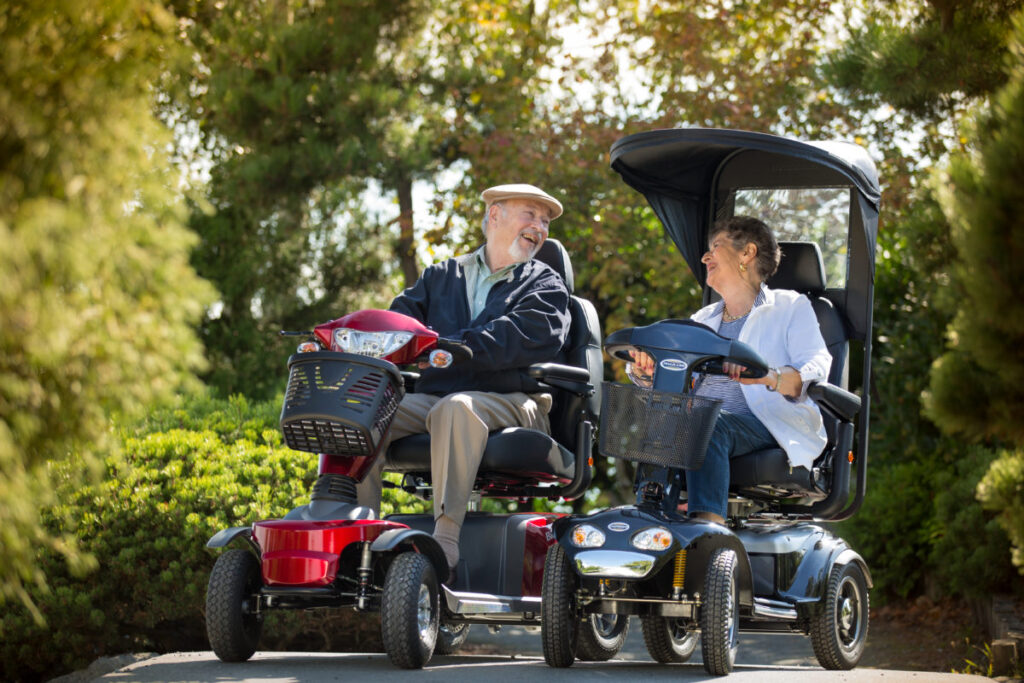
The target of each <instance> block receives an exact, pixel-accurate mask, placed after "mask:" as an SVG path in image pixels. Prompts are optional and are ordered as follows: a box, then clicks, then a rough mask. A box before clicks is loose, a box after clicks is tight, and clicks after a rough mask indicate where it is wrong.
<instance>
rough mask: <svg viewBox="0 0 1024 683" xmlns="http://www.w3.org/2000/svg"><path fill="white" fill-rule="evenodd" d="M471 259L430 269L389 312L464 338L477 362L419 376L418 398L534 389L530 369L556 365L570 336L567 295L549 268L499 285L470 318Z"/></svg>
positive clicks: (532, 267)
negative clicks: (468, 277) (468, 281)
mask: <svg viewBox="0 0 1024 683" xmlns="http://www.w3.org/2000/svg"><path fill="white" fill-rule="evenodd" d="M472 256H473V255H472V254H469V255H466V256H461V257H459V258H453V259H448V260H447V261H442V262H440V263H435V264H433V265H431V266H428V267H427V269H426V270H424V271H423V274H422V275H421V276H420V279H419V280H417V281H416V284H414V285H413V286H412V287H410V288H408V289H406V290H405V291H404V292H402V293H401V294H399V295H398V296H397V297H395V300H394V301H393V302H391V310H392V311H397V312H399V313H404V314H406V315H410V316H412V317H414V318H416V319H417V320H419V321H420V322H422V323H423V324H424V325H426V326H427V327H430V328H431V329H433V330H434V331H436V332H437V333H438V334H440V335H441V336H442V337H445V338H448V339H456V340H461V341H462V342H463V343H464V344H466V345H467V346H469V348H471V349H472V350H473V359H472V360H469V361H456V362H455V363H452V365H451V366H450V367H447V368H443V369H438V368H427V369H426V370H422V371H420V372H421V374H420V379H419V380H418V381H417V382H416V391H417V392H418V393H426V394H437V395H446V394H450V393H454V392H456V391H490V392H494V393H510V392H513V391H524V392H534V391H538V390H539V387H538V385H537V382H536V380H534V379H532V378H531V377H529V376H528V375H527V374H526V372H525V369H526V368H527V367H528V366H529V365H531V364H533V363H544V362H548V361H554V360H556V359H557V358H558V353H559V351H560V350H561V348H562V344H563V343H564V342H565V339H566V337H567V336H568V335H569V290H568V289H566V286H565V282H564V281H563V280H562V278H561V276H560V275H558V273H556V272H555V271H554V270H553V269H552V268H551V267H550V266H548V265H547V264H545V263H542V262H540V261H536V260H531V261H527V262H525V263H520V264H519V265H517V266H516V267H515V268H513V269H512V277H511V279H510V280H509V279H503V280H501V281H499V282H496V283H495V284H494V286H493V287H492V288H491V291H490V292H489V293H488V294H487V303H486V305H485V306H484V310H483V311H481V313H480V315H478V316H477V317H476V318H474V319H470V311H469V302H468V300H467V298H466V275H465V269H464V267H463V264H464V263H466V262H467V261H468V260H469V259H470V258H472Z"/></svg>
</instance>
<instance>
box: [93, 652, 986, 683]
mask: <svg viewBox="0 0 1024 683" xmlns="http://www.w3.org/2000/svg"><path fill="white" fill-rule="evenodd" d="M403 678H404V679H407V680H415V681H417V683H418V682H419V681H444V683H479V681H481V680H485V681H489V682H493V681H511V682H518V681H524V682H528V683H543V682H545V681H566V680H572V681H603V682H607V681H634V680H639V679H641V678H643V679H644V680H653V681H680V680H684V681H691V680H692V681H711V680H714V681H729V682H731V681H739V682H743V681H746V682H747V683H902V682H903V681H909V682H911V683H981V682H985V681H989V680H990V679H987V678H982V677H981V676H964V675H958V674H938V673H928V672H919V671H884V670H880V669H854V670H853V671H838V672H837V671H825V670H823V669H820V668H818V667H796V666H768V665H762V666H757V665H750V664H747V665H739V666H737V667H736V670H735V671H734V672H733V673H732V674H731V675H729V676H724V677H714V676H709V675H708V674H707V673H706V672H705V671H704V667H702V666H701V665H699V664H676V665H671V666H668V665H664V664H656V663H654V662H650V661H648V662H639V661H631V660H612V661H610V662H602V663H592V662H588V663H584V662H577V663H576V664H574V665H573V666H572V667H571V668H569V669H552V668H551V667H549V666H548V665H547V664H545V663H544V660H543V658H540V657H530V656H517V655H452V656H447V657H435V658H434V659H432V660H431V661H430V664H429V665H428V666H427V668H425V669H423V670H421V671H402V670H400V669H396V668H395V667H394V666H392V665H391V662H390V661H388V658H387V655H383V654H344V653H341V654H325V653H309V652H257V653H256V655H255V656H254V657H253V658H252V659H251V660H249V661H248V662H245V663H243V664H225V663H223V662H221V661H220V660H218V659H217V658H216V657H215V656H214V655H213V653H211V652H183V653H177V654H171V655H162V656H160V657H154V658H152V659H146V660H143V661H141V662H137V663H135V664H131V665H129V666H127V667H124V668H122V669H119V670H117V671H114V672H112V673H108V674H106V675H104V676H102V677H100V678H98V679H95V680H97V681H103V682H113V681H117V682H120V683H129V682H132V683H179V682H185V681H189V682H192V681H207V682H210V683H231V682H239V683H286V682H287V683H292V682H294V681H302V682H303V683H306V682H309V683H327V682H337V681H360V683H362V682H363V681H367V682H371V683H372V682H375V681H394V680H399V679H403Z"/></svg>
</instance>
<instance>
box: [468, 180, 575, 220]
mask: <svg viewBox="0 0 1024 683" xmlns="http://www.w3.org/2000/svg"><path fill="white" fill-rule="evenodd" d="M480 196H481V197H482V198H483V200H484V202H485V203H486V204H487V206H490V205H491V204H493V203H494V202H500V201H504V200H506V199H532V200H534V201H538V202H540V203H541V204H543V205H544V206H546V207H548V209H549V210H550V211H551V220H554V219H556V218H558V217H559V216H561V215H562V202H560V201H558V200H557V199H555V198H554V197H552V196H551V195H549V194H548V193H547V192H545V191H544V190H542V189H540V188H539V187H534V186H533V185H527V184H525V183H513V184H511V185H495V186H494V187H489V188H487V189H486V190H484V191H483V192H482V193H481V194H480Z"/></svg>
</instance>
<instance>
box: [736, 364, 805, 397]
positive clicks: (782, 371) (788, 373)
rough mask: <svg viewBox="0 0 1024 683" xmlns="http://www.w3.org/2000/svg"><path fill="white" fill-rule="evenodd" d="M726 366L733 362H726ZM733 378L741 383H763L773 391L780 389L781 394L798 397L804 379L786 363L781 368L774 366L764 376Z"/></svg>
mask: <svg viewBox="0 0 1024 683" xmlns="http://www.w3.org/2000/svg"><path fill="white" fill-rule="evenodd" d="M725 365H726V366H729V365H731V363H726V364H725ZM733 379H736V380H739V382H740V384H763V385H765V387H767V388H768V389H769V390H771V391H778V392H779V393H780V394H783V395H785V396H790V397H793V398H795V397H797V396H799V395H800V392H801V391H802V390H803V380H801V379H800V373H799V372H797V371H796V370H795V369H793V368H791V367H789V366H788V365H784V366H782V367H781V368H772V369H771V370H769V371H768V374H767V375H765V376H764V377H758V378H757V379H745V378H740V377H739V376H738V375H737V376H735V377H733Z"/></svg>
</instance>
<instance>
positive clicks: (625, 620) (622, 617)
mask: <svg viewBox="0 0 1024 683" xmlns="http://www.w3.org/2000/svg"><path fill="white" fill-rule="evenodd" d="M628 634H629V615H628V614H591V615H590V616H588V617H587V618H586V620H584V622H583V624H582V626H581V627H580V635H579V639H578V640H577V641H576V657H577V658H579V660H580V661H583V662H607V661H608V660H609V659H611V658H612V657H614V656H615V655H617V654H619V650H621V649H622V646H623V645H625V644H626V636H627V635H628Z"/></svg>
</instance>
